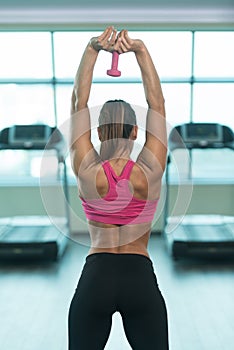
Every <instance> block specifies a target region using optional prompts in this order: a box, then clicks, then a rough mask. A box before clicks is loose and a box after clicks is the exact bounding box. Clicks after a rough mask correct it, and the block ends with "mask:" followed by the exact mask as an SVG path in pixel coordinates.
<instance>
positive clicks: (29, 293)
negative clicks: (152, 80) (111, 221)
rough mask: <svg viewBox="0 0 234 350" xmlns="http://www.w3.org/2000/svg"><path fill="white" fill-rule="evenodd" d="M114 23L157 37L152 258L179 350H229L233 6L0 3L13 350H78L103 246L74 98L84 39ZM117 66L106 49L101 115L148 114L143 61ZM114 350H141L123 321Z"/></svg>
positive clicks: (1, 291) (229, 0)
mask: <svg viewBox="0 0 234 350" xmlns="http://www.w3.org/2000/svg"><path fill="white" fill-rule="evenodd" d="M109 25H114V26H115V28H116V29H117V30H118V31H119V30H121V29H123V28H124V29H127V30H128V31H129V33H130V35H131V36H132V37H134V38H141V39H143V40H144V42H145V43H147V46H148V48H149V50H150V53H151V55H152V58H153V60H154V62H155V64H156V66H157V69H158V72H159V76H160V80H161V84H162V89H163V93H164V97H165V107H166V115H167V127H168V162H167V167H166V171H165V174H164V177H163V181H162V192H161V196H160V202H159V206H158V209H157V213H156V215H155V219H154V222H153V226H152V236H151V239H150V243H149V253H150V256H151V259H152V261H153V263H154V266H155V271H156V274H157V277H158V281H159V286H160V289H161V291H162V292H163V295H164V298H165V301H166V304H167V308H168V319H169V344H170V349H171V350H185V349H186V350H211V349H212V350H220V349H222V350H230V349H231V348H232V346H233V343H234V325H233V314H234V302H233V297H234V292H233V290H234V274H233V270H234V259H233V258H234V107H233V96H234V65H233V62H234V2H233V0H223V1H222V2H219V1H217V0H215V1H214V0H212V1H211V0H202V1H201V0H197V1H196V2H195V1H194V2H193V1H184V0H178V1H177V2H174V1H173V0H164V1H162V0H159V1H156V2H155V1H153V0H145V1H144V3H142V2H140V1H138V0H135V1H133V2H130V1H129V2H125V1H123V0H119V1H118V3H113V4H112V3H109V2H107V1H106V0H101V1H99V2H98V3H97V2H96V1H92V0H91V1H84V0H80V1H75V0H67V1H66V2H63V1H61V0H55V1H52V0H46V1H44V0H43V1H42V0H41V1H38V0H36V1H29V0H23V1H21V2H20V4H19V3H18V2H17V1H16V0H2V1H0V47H1V54H0V164H1V166H0V348H1V349H2V350H11V349H14V350H39V349H40V350H41V349H44V350H65V349H67V346H68V345H67V343H68V339H67V317H68V308H69V304H70V300H71V298H72V295H73V293H74V290H75V288H76V285H77V281H78V278H79V275H80V273H81V270H82V267H83V263H84V260H85V257H86V254H87V252H88V249H89V244H90V242H89V235H88V232H87V224H86V219H85V216H84V214H83V211H82V205H81V201H80V199H79V196H78V191H77V182H76V179H75V176H74V174H73V172H72V169H71V164H70V157H69V148H68V147H67V142H66V141H67V134H68V125H69V116H70V99H71V93H72V87H73V81H74V76H75V74H76V70H77V67H78V64H79V62H80V59H81V55H82V52H83V50H84V48H85V45H87V43H88V41H89V40H90V38H91V37H92V36H97V35H99V34H100V33H101V32H102V31H103V30H104V29H105V27H106V26H109ZM110 67H111V55H110V54H109V53H107V52H101V53H100V57H99V58H98V61H97V64H96V66H95V71H94V80H93V87H92V89H93V90H92V92H91V95H90V104H89V105H90V107H91V109H92V110H93V111H94V112H95V111H98V110H99V107H100V106H101V105H102V104H103V103H104V102H105V101H106V100H108V99H113V98H120V99H124V100H126V101H128V102H129V103H131V104H132V105H133V106H136V109H137V110H139V111H141V112H142V113H143V112H144V111H146V110H147V104H146V102H145V100H144V93H143V87H142V81H141V75H140V72H139V69H138V67H137V65H136V64H135V62H134V60H133V59H132V53H128V54H127V55H126V56H124V55H120V57H119V62H118V67H119V70H120V71H121V76H120V77H110V76H108V75H107V70H108V69H110ZM93 137H94V143H95V142H97V139H95V135H94V136H93ZM141 138H143V134H142V132H141V130H139V136H138V141H137V142H138V144H137V146H140V145H141ZM136 148H137V147H136ZM90 336H91V335H90ZM105 349H107V350H128V349H131V347H130V345H129V344H128V342H127V339H126V337H125V334H124V330H123V325H122V321H121V318H120V316H119V315H118V314H114V316H113V324H112V329H111V334H110V338H109V340H108V343H107V345H106V347H105ZM90 350H91V349H90ZM142 350H144V349H142ZM155 350H156V349H155ZM159 350H160V349H159Z"/></svg>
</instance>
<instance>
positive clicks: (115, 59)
mask: <svg viewBox="0 0 234 350" xmlns="http://www.w3.org/2000/svg"><path fill="white" fill-rule="evenodd" d="M118 62H119V53H118V52H117V51H113V53H112V62H111V69H108V70H107V72H106V73H107V74H108V75H110V76H112V77H119V76H120V75H121V72H120V71H119V70H118Z"/></svg>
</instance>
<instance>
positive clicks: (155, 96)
mask: <svg viewBox="0 0 234 350" xmlns="http://www.w3.org/2000/svg"><path fill="white" fill-rule="evenodd" d="M117 43H118V52H119V53H125V52H129V51H133V52H134V53H135V56H136V59H137V62H138V64H139V67H140V70H141V75H142V82H143V86H144V92H145V98H146V101H147V104H148V106H149V110H148V115H147V123H146V142H145V147H146V148H147V149H148V150H149V151H150V152H151V153H152V154H153V155H154V156H155V157H156V159H157V162H159V163H160V166H161V168H162V170H164V168H165V164H166V154H167V141H166V123H165V106H164V97H163V93H162V88H161V83H160V79H159V76H158V73H157V70H156V68H155V65H154V63H153V60H152V58H151V56H150V53H149V51H148V49H147V47H146V46H145V44H144V43H143V41H142V40H140V39H131V38H130V37H129V35H128V32H127V31H126V30H123V31H122V32H120V34H119V35H118V40H117Z"/></svg>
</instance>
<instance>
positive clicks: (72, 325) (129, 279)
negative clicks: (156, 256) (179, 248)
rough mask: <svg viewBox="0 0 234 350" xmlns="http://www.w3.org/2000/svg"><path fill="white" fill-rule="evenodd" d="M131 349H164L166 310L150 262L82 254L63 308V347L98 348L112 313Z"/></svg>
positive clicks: (101, 346) (129, 256)
mask: <svg viewBox="0 0 234 350" xmlns="http://www.w3.org/2000/svg"><path fill="white" fill-rule="evenodd" d="M115 312H119V313H120V314H121V317H122V321H123V327H124V331H125V334H126V337H127V340H128V342H129V344H130V346H131V347H132V349H134V350H168V326H167V312H166V306H165V302H164V299H163V297H162V295H161V292H160V290H159V288H158V284H157V280H156V276H155V273H154V270H153V265H152V262H151V260H150V259H149V258H147V257H145V256H143V255H140V254H112V253H95V254H91V255H89V256H88V257H87V258H86V262H85V265H84V268H83V271H82V274H81V277H80V279H79V282H78V286H77V289H76V292H75V294H74V297H73V299H72V302H71V305H70V310H69V322H68V323H69V339H68V341H69V350H102V349H104V348H105V345H106V343H107V340H108V338H109V334H110V331H111V322H112V315H113V314H114V313H115Z"/></svg>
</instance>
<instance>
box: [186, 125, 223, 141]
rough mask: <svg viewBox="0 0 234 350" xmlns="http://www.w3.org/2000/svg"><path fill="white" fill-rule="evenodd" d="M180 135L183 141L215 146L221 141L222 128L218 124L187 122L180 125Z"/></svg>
mask: <svg viewBox="0 0 234 350" xmlns="http://www.w3.org/2000/svg"><path fill="white" fill-rule="evenodd" d="M181 136H182V138H183V140H184V142H185V143H192V144H197V145H200V146H207V145H212V144H213V145H214V146H215V145H218V144H222V143H223V128H222V125H220V124H211V123H205V124H204V123H189V124H184V125H182V126H181Z"/></svg>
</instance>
